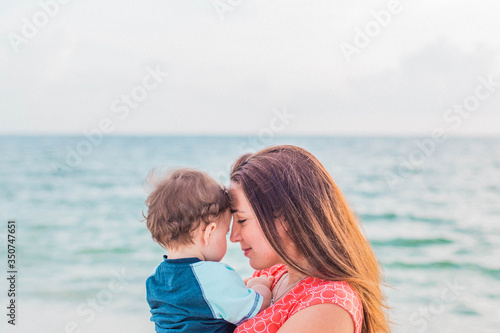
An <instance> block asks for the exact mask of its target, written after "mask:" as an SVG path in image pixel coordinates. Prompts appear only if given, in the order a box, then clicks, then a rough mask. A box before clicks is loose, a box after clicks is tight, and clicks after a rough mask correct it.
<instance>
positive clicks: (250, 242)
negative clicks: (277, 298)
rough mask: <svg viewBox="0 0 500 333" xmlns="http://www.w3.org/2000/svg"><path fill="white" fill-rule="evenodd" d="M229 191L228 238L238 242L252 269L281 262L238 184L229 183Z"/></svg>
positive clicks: (267, 266) (263, 267) (264, 267)
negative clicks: (229, 224) (229, 235)
mask: <svg viewBox="0 0 500 333" xmlns="http://www.w3.org/2000/svg"><path fill="white" fill-rule="evenodd" d="M229 192H230V193H231V197H232V199H233V206H232V207H231V210H232V211H233V227H232V229H231V237H230V240H231V242H233V243H236V242H239V243H240V246H241V250H242V251H243V252H244V254H245V256H246V257H247V258H248V259H249V260H250V266H252V268H253V269H266V268H269V267H271V266H273V265H276V264H279V263H282V260H281V258H280V257H279V256H278V254H277V253H276V252H275V251H274V250H273V248H272V247H271V245H270V244H269V242H268V241H267V239H266V237H265V236H264V233H263V232H262V229H261V227H260V224H259V221H258V220H257V218H256V217H255V214H254V212H253V209H252V207H251V206H250V202H249V201H248V199H247V198H246V196H245V194H244V193H243V191H242V190H241V189H240V187H239V185H238V184H236V183H231V186H230V187H229Z"/></svg>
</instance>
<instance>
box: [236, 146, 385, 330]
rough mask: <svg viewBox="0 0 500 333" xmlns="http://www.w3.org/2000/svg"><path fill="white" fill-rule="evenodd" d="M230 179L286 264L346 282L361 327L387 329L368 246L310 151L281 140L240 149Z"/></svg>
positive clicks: (378, 276)
mask: <svg viewBox="0 0 500 333" xmlns="http://www.w3.org/2000/svg"><path fill="white" fill-rule="evenodd" d="M231 181H233V182H235V183H237V184H238V185H239V186H240V187H241V189H242V190H243V192H244V193H245V195H246V197H247V199H248V200H249V202H250V204H251V206H252V208H253V210H254V212H255V216H256V217H257V219H258V221H259V223H260V226H261V228H262V230H263V232H264V235H265V236H266V238H267V240H268V242H269V243H270V244H271V246H272V247H273V249H274V250H275V251H276V252H277V253H278V255H279V256H280V257H281V258H283V260H284V261H285V263H286V264H287V265H289V266H290V267H292V268H294V269H296V270H298V271H300V272H301V273H303V274H307V275H308V276H314V277H317V278H321V279H326V280H333V281H346V282H348V283H349V284H350V285H351V287H352V288H353V289H354V290H356V292H357V293H358V295H359V297H360V299H361V302H362V304H363V315H364V318H363V327H362V332H363V333H379V332H390V328H389V324H388V320H387V316H386V314H385V312H384V308H387V306H386V304H385V298H384V295H383V293H382V290H381V287H380V285H381V283H382V275H381V271H380V267H379V264H378V262H377V259H376V258H375V254H374V252H373V249H372V248H371V246H370V244H369V242H368V241H367V240H366V239H365V237H364V235H363V233H362V232H361V225H360V223H359V221H358V219H357V217H356V216H355V215H354V214H353V213H352V211H351V209H350V208H349V206H348V204H347V202H346V201H345V199H344V197H343V195H342V193H341V192H340V190H339V188H338V187H337V186H336V184H335V182H334V181H333V179H332V177H331V176H330V175H329V174H328V172H327V171H326V169H325V168H324V167H323V165H322V164H321V163H320V162H319V161H318V160H317V159H316V158H315V157H314V156H313V155H312V154H311V153H309V152H308V151H306V150H305V149H302V148H299V147H296V146H291V145H283V146H275V147H270V148H267V149H264V150H262V151H260V152H257V153H255V154H245V155H243V156H241V157H240V158H239V159H238V160H237V161H236V162H235V164H234V165H233V167H232V170H231ZM280 230H281V232H280ZM283 230H284V231H285V232H284V233H283V232H282V231H283ZM288 244H293V245H294V246H292V247H290V246H287V245H288ZM297 253H299V254H300V255H299V257H297Z"/></svg>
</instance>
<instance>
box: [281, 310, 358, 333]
mask: <svg viewBox="0 0 500 333" xmlns="http://www.w3.org/2000/svg"><path fill="white" fill-rule="evenodd" d="M294 332H302V333H316V332H325V333H354V322H353V321H352V318H351V315H350V314H349V312H347V311H346V310H344V309H343V308H341V307H340V306H338V305H335V304H317V305H313V306H310V307H307V308H305V309H303V310H300V311H299V312H297V313H296V314H294V315H293V316H291V317H290V319H288V320H287V321H286V322H285V324H283V326H281V328H280V329H279V330H278V333H294Z"/></svg>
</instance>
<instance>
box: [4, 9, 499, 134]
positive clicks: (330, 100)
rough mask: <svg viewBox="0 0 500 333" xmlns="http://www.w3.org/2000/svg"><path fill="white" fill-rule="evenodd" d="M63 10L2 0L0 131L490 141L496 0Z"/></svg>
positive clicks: (495, 129)
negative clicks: (438, 133) (441, 136)
mask: <svg viewBox="0 0 500 333" xmlns="http://www.w3.org/2000/svg"><path fill="white" fill-rule="evenodd" d="M60 1H61V2H67V3H65V4H61V3H59V2H56V0H41V1H38V0H34V1H31V0H30V1H28V0H23V1H2V2H0V33H1V40H0V60H1V62H0V134H18V133H27V134H38V133H44V134H45V133H47V134H60V133H68V134H78V135H79V134H82V133H84V132H85V131H92V130H100V127H99V126H101V127H102V128H106V129H107V130H108V132H109V133H112V134H245V135H247V134H254V133H258V132H259V131H263V130H265V129H270V130H272V131H273V132H274V133H277V134H327V135H430V134H431V133H432V132H433V131H434V130H436V129H442V130H443V131H445V132H447V133H448V134H452V135H495V134H497V133H500V131H499V128H500V75H499V74H500V38H499V37H498V32H499V31H500V20H498V17H500V2H499V1H498V0H483V1H481V2H477V1H456V0H447V1H445V0H432V1H431V0H428V1H400V2H398V1H394V0H390V1H378V0H377V1H352V0H350V1H333V0H314V1H305V0H304V1H294V0H278V1H269V0H240V1H238V0H217V1H211V0H203V1H202V0H200V1H191V0H176V1H167V0H150V1H128V0H104V1H102V0H101V1H96V0H85V1H82V0H65V1H62V0H60ZM41 3H45V4H46V5H45V6H42V5H41ZM42 7H45V9H44V8H42ZM46 12H48V14H47V13H46ZM375 13H378V14H375ZM153 72H156V74H151V73H153ZM277 115H280V116H279V117H278V116H277Z"/></svg>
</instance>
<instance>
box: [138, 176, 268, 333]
mask: <svg viewBox="0 0 500 333" xmlns="http://www.w3.org/2000/svg"><path fill="white" fill-rule="evenodd" d="M152 178H154V173H152V174H151V175H150V182H153V184H152V185H154V190H153V192H152V193H151V194H150V195H149V197H148V199H147V200H146V204H147V206H148V212H147V216H145V219H146V224H147V227H148V229H149V231H150V232H151V235H152V237H153V239H154V240H155V241H156V242H158V243H159V244H160V245H161V246H162V247H164V248H166V250H167V254H168V256H164V260H163V262H162V263H161V264H160V265H159V266H158V267H157V268H156V270H155V272H154V273H153V274H152V275H151V276H150V277H149V278H148V279H147V280H146V291H147V301H148V303H149V306H150V308H151V314H152V316H151V321H153V322H154V323H155V327H156V332H162V333H163V332H233V330H234V328H235V327H236V326H235V325H238V324H239V323H241V322H242V321H244V320H246V319H249V318H252V317H254V316H255V315H256V314H257V313H258V312H259V311H260V310H262V309H265V308H266V307H268V306H269V302H270V299H271V291H270V290H269V288H270V286H271V283H272V280H270V279H268V278H263V277H262V278H254V279H251V280H252V281H251V282H250V283H249V286H252V287H251V289H249V288H247V287H246V286H245V283H244V282H243V280H242V279H241V278H240V276H239V275H238V274H237V273H236V272H235V271H234V270H233V269H232V268H231V267H229V266H228V265H226V264H223V263H220V262H219V261H220V260H221V259H222V258H223V257H224V255H225V254H226V250H227V243H226V235H227V233H228V232H229V227H230V223H231V213H230V210H229V200H228V196H227V191H226V190H224V189H223V188H222V187H221V186H220V185H219V184H218V183H217V182H216V181H215V180H213V179H212V178H211V177H209V176H208V175H207V174H205V173H203V172H200V171H197V170H193V169H177V170H174V171H171V172H169V173H167V174H166V175H165V176H164V177H162V178H161V179H157V180H156V181H155V180H154V179H153V180H152ZM256 279H258V280H256ZM247 283H248V282H247Z"/></svg>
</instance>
